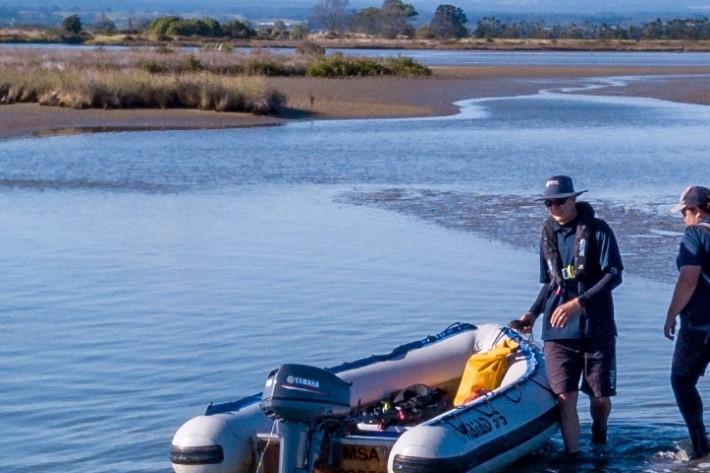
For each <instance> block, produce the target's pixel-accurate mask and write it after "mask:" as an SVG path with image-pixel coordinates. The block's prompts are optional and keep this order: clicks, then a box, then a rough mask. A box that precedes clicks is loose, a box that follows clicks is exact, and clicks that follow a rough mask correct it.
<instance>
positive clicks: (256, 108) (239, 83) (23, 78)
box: [0, 71, 286, 115]
mask: <svg viewBox="0 0 710 473" xmlns="http://www.w3.org/2000/svg"><path fill="white" fill-rule="evenodd" d="M18 102H37V103H39V104H41V105H49V106H59V107H70V108H76V109H85V108H104V109H115V108H195V109H200V110H216V111H220V112H251V113H254V114H259V115H263V114H274V113H278V112H279V111H281V109H282V108H283V107H284V106H285V105H286V99H285V97H284V96H283V94H281V93H280V92H278V91H276V90H274V89H272V88H271V87H269V85H268V84H266V82H265V81H264V80H263V79H261V78H258V77H220V76H215V75H214V74H211V73H209V72H194V73H190V74H184V75H181V76H169V75H157V74H150V73H148V72H135V71H120V72H106V71H93V72H90V73H79V72H76V71H44V72H39V71H37V72H36V73H35V74H32V75H31V76H30V75H29V74H28V73H27V72H26V71H18V72H9V71H2V72H0V103H18Z"/></svg>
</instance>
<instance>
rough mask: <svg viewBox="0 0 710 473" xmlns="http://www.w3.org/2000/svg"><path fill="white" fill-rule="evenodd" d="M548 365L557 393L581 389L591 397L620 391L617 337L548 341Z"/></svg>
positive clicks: (549, 374) (548, 373) (546, 351)
mask: <svg viewBox="0 0 710 473" xmlns="http://www.w3.org/2000/svg"><path fill="white" fill-rule="evenodd" d="M544 351H545V367H546V368H547V377H548V379H549V380H550V387H551V388H552V391H553V392H554V393H555V394H562V393H568V392H576V391H579V390H580V387H579V380H580V378H581V379H582V387H581V390H582V392H583V393H585V394H587V395H589V396H591V397H610V396H615V395H616V339H615V338H608V339H607V338H604V339H579V340H577V339H574V340H548V341H545V349H544Z"/></svg>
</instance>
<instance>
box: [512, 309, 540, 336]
mask: <svg viewBox="0 0 710 473" xmlns="http://www.w3.org/2000/svg"><path fill="white" fill-rule="evenodd" d="M535 318H536V317H535V314H533V313H532V312H525V313H524V314H523V315H522V317H520V318H519V319H518V320H513V321H511V322H510V326H511V327H512V328H514V329H515V330H517V331H518V332H520V333H524V334H530V333H532V330H533V325H534V324H535Z"/></svg>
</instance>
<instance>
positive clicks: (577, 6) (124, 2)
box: [0, 0, 710, 16]
mask: <svg viewBox="0 0 710 473" xmlns="http://www.w3.org/2000/svg"><path fill="white" fill-rule="evenodd" d="M318 1H319V0H203V1H201V2H196V1H194V0H100V1H98V2H97V1H96V0H0V7H2V6H15V7H16V6H23V7H25V8H26V7H37V6H45V7H50V8H51V7H53V6H57V7H59V8H60V9H62V10H64V9H76V8H75V7H79V9H90V10H100V9H109V8H110V9H111V10H113V11H125V10H141V11H148V10H151V9H153V10H158V11H164V10H165V9H171V10H174V11H185V12H189V11H195V10H201V11H215V12H219V11H224V10H229V11H232V12H234V11H237V10H239V9H240V8H245V9H248V10H250V11H253V10H254V9H257V8H266V9H268V10H269V11H271V12H273V11H278V10H279V9H283V10H284V11H288V10H291V9H293V8H299V9H303V10H305V9H310V8H312V7H313V5H315V4H316V2H318ZM404 1H405V3H410V4H412V5H414V7H415V8H416V9H417V10H418V11H420V12H428V11H430V12H432V13H433V12H434V10H436V7H437V5H440V4H444V3H448V4H451V5H454V6H457V7H460V8H462V9H463V10H464V11H465V12H508V13H567V14H578V15H580V14H581V15H583V14H594V13H623V14H629V13H641V12H644V13H648V12H659V13H668V12H673V13H678V14H681V15H688V16H690V15H698V14H700V15H708V16H710V0H624V1H618V0H404ZM381 4H382V0H350V7H351V8H353V9H362V8H365V7H368V6H380V5H381Z"/></svg>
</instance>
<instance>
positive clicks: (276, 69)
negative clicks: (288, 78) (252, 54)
mask: <svg viewBox="0 0 710 473" xmlns="http://www.w3.org/2000/svg"><path fill="white" fill-rule="evenodd" d="M241 72H242V73H244V74H247V75H250V76H267V77H281V76H285V75H289V74H288V73H287V71H286V68H285V67H284V66H283V65H282V64H279V63H278V62H276V61H269V60H260V59H252V60H250V61H248V62H247V63H246V64H244V66H243V67H242V68H241Z"/></svg>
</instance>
